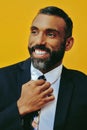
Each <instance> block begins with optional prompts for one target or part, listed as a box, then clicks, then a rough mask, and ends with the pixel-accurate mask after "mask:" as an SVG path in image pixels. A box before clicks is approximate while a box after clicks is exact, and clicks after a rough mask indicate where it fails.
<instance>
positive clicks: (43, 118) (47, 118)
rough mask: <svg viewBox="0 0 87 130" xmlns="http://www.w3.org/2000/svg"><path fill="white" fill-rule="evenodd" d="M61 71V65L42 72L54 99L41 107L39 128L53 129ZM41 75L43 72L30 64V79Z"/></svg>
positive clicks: (41, 129)
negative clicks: (51, 89) (49, 84)
mask: <svg viewBox="0 0 87 130" xmlns="http://www.w3.org/2000/svg"><path fill="white" fill-rule="evenodd" d="M61 73H62V65H60V66H58V67H56V68H55V69H53V70H51V71H49V72H47V73H45V74H44V76H45V78H46V80H47V82H50V83H51V87H52V88H53V95H54V96H55V100H54V101H51V102H50V103H47V104H46V105H45V106H44V107H43V108H42V109H41V111H40V121H39V130H53V127H54V120H55V112H56V104H57V100H58V92H59V85H60V78H61ZM41 75H43V73H42V72H41V71H39V70H37V69H36V68H34V67H33V65H32V64H31V79H32V80H37V79H38V77H39V76H41Z"/></svg>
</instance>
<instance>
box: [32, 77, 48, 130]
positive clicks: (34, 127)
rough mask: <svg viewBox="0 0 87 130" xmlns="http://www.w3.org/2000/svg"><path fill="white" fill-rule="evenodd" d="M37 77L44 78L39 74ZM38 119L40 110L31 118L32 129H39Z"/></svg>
mask: <svg viewBox="0 0 87 130" xmlns="http://www.w3.org/2000/svg"><path fill="white" fill-rule="evenodd" d="M38 79H39V80H40V79H43V80H46V78H45V76H44V75H41V76H39V77H38ZM39 119H40V110H39V111H37V112H36V114H35V115H34V118H33V121H32V124H31V125H32V127H33V130H39V129H38V125H39Z"/></svg>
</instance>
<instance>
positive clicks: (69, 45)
mask: <svg viewBox="0 0 87 130" xmlns="http://www.w3.org/2000/svg"><path fill="white" fill-rule="evenodd" d="M73 43H74V38H73V37H69V38H67V40H66V46H65V51H69V50H70V49H71V48H72V46H73Z"/></svg>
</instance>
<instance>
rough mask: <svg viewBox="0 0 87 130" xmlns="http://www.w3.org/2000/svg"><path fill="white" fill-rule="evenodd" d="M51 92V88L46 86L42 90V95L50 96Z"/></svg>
mask: <svg viewBox="0 0 87 130" xmlns="http://www.w3.org/2000/svg"><path fill="white" fill-rule="evenodd" d="M52 93H53V88H48V89H46V90H45V91H43V93H42V96H43V97H47V96H51V95H52Z"/></svg>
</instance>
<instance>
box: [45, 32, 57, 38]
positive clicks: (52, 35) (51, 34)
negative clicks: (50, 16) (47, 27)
mask: <svg viewBox="0 0 87 130" xmlns="http://www.w3.org/2000/svg"><path fill="white" fill-rule="evenodd" d="M47 36H49V37H50V38H54V37H56V34H55V33H54V32H49V33H47Z"/></svg>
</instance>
